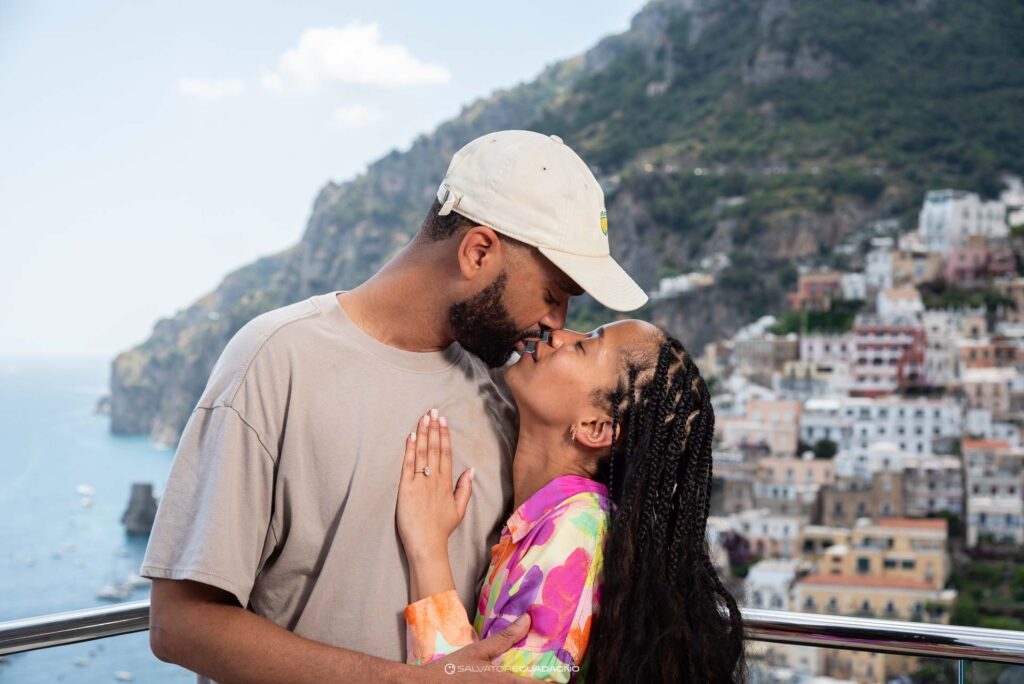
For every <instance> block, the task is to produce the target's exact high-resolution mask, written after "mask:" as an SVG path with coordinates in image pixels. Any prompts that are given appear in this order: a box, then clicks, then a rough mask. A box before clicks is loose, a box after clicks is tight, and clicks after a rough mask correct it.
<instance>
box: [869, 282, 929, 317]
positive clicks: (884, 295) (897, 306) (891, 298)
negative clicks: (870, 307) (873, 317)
mask: <svg viewBox="0 0 1024 684" xmlns="http://www.w3.org/2000/svg"><path fill="white" fill-rule="evenodd" d="M875 309H876V311H877V312H878V315H879V317H881V318H884V319H893V318H914V317H917V316H919V315H920V314H921V312H922V311H924V302H922V301H921V293H920V292H918V291H917V288H913V287H900V288H889V289H886V290H879V292H878V297H877V298H876V300H875Z"/></svg>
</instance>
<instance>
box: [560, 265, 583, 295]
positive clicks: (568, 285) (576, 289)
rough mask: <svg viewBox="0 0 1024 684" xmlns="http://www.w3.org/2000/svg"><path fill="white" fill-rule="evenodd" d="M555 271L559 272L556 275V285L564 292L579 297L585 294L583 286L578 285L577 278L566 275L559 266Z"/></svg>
mask: <svg viewBox="0 0 1024 684" xmlns="http://www.w3.org/2000/svg"><path fill="white" fill-rule="evenodd" d="M555 271H556V272H557V275H556V276H555V285H557V286H558V287H559V289H561V290H562V292H564V293H566V294H567V295H570V296H572V297H579V296H580V295H581V294H583V291H584V290H583V288H582V287H580V286H579V285H577V284H576V281H575V280H573V279H572V278H570V277H569V276H567V275H565V274H564V273H562V272H561V271H560V270H558V269H557V268H556V269H555Z"/></svg>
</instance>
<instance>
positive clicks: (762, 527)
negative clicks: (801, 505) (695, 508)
mask: <svg viewBox="0 0 1024 684" xmlns="http://www.w3.org/2000/svg"><path fill="white" fill-rule="evenodd" d="M804 520H805V517H804V516H799V515H780V514H773V513H772V512H771V511H769V510H768V509H767V508H760V509H753V510H748V511H742V512H740V513H733V514H732V515H729V516H727V517H719V518H717V519H716V521H715V529H716V530H717V531H718V532H719V533H721V532H722V531H723V529H726V528H728V529H730V530H732V531H733V532H735V533H736V534H739V535H741V536H742V537H743V538H744V539H746V540H747V543H748V544H749V545H750V550H751V551H752V552H753V553H755V554H757V555H758V556H761V557H762V558H792V557H793V556H796V555H798V554H797V551H798V549H797V539H799V537H800V529H801V527H802V526H803V524H804ZM708 525H709V526H710V525H711V518H708Z"/></svg>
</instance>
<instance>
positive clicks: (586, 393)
mask: <svg viewBox="0 0 1024 684" xmlns="http://www.w3.org/2000/svg"><path fill="white" fill-rule="evenodd" d="M661 337H662V332H661V330H659V329H658V328H657V327H656V326H654V325H652V324H650V323H647V322H645V321H638V320H627V321H618V322H616V323H609V324H607V325H603V326H601V327H600V328H597V329H596V330H594V331H593V332H591V333H577V332H573V331H571V330H555V331H553V332H552V333H551V339H550V341H549V342H547V343H544V342H538V343H537V348H536V351H535V352H534V353H533V354H530V353H529V352H522V356H521V357H520V359H519V361H518V362H517V363H516V364H515V365H513V366H512V367H511V368H509V369H508V371H507V372H506V373H505V378H506V380H507V382H508V385H509V388H510V389H511V390H512V394H513V395H514V396H515V399H516V404H517V405H518V406H519V411H520V414H521V415H523V417H529V418H532V419H534V420H538V421H540V422H542V423H544V424H546V425H551V426H556V427H564V428H565V429H566V430H568V429H569V427H570V426H571V425H575V424H577V423H579V422H580V421H581V420H583V419H586V418H587V416H588V415H589V414H590V413H593V412H594V410H595V403H594V399H595V396H596V395H598V393H604V392H608V391H611V390H613V389H614V388H615V387H616V386H617V385H618V383H619V381H620V380H621V379H622V373H623V371H624V369H625V366H624V359H626V358H627V352H629V351H633V350H637V349H640V348H641V347H643V346H647V345H651V344H655V343H656V342H657V340H659V339H660V338H661Z"/></svg>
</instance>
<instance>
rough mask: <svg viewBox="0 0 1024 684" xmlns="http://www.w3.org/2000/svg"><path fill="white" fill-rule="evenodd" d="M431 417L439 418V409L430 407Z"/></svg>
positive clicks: (433, 418)
mask: <svg viewBox="0 0 1024 684" xmlns="http://www.w3.org/2000/svg"><path fill="white" fill-rule="evenodd" d="M430 419H431V420H437V409H430Z"/></svg>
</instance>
